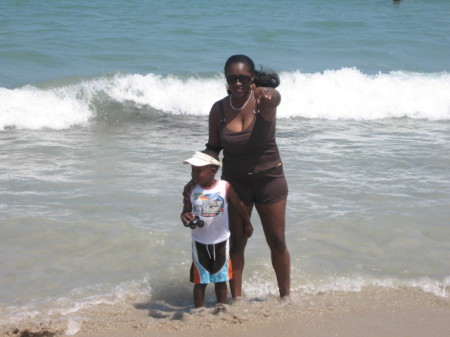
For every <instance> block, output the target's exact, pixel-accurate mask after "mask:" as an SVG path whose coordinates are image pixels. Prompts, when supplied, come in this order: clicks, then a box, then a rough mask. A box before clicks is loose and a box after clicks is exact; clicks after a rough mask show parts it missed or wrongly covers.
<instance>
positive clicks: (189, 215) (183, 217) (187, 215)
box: [181, 212, 195, 225]
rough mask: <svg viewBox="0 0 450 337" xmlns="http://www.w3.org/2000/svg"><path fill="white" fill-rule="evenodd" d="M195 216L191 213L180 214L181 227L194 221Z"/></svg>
mask: <svg viewBox="0 0 450 337" xmlns="http://www.w3.org/2000/svg"><path fill="white" fill-rule="evenodd" d="M194 218H195V215H194V214H193V213H192V212H186V213H184V214H181V221H182V222H183V225H187V224H188V223H189V222H191V221H192V220H194Z"/></svg>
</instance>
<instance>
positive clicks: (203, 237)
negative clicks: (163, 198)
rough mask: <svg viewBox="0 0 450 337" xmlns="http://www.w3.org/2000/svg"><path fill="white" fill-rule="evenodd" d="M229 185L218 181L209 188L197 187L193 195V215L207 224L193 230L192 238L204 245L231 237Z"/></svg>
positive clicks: (223, 181)
mask: <svg viewBox="0 0 450 337" xmlns="http://www.w3.org/2000/svg"><path fill="white" fill-rule="evenodd" d="M228 186H229V183H228V182H226V181H225V180H217V181H216V184H214V185H213V186H211V187H209V188H204V187H201V186H200V185H196V186H195V187H194V189H193V190H192V193H191V202H192V213H194V214H195V215H198V216H200V218H201V219H202V220H203V221H204V222H205V225H204V226H203V227H202V228H199V227H196V228H194V229H193V230H192V238H193V239H194V240H195V241H197V242H200V243H203V244H208V245H211V244H215V243H219V242H222V241H225V240H227V239H228V238H229V237H230V229H229V227H228V202H227V192H228Z"/></svg>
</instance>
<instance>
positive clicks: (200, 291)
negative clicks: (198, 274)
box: [194, 284, 206, 308]
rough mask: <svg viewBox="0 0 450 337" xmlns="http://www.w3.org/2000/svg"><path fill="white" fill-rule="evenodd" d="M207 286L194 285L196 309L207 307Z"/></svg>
mask: <svg viewBox="0 0 450 337" xmlns="http://www.w3.org/2000/svg"><path fill="white" fill-rule="evenodd" d="M205 290H206V284H194V305H195V307H196V308H201V307H204V306H205Z"/></svg>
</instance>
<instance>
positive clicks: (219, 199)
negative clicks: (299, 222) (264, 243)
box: [181, 151, 253, 310]
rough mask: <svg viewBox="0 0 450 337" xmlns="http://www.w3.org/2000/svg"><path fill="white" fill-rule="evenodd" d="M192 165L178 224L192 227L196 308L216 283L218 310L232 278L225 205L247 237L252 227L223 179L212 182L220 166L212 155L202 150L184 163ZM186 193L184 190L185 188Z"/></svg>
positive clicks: (223, 301) (233, 192)
mask: <svg viewBox="0 0 450 337" xmlns="http://www.w3.org/2000/svg"><path fill="white" fill-rule="evenodd" d="M183 163H184V164H191V168H192V171H191V176H192V181H193V183H194V184H195V187H194V189H193V190H192V192H191V193H190V195H187V196H186V195H185V198H184V200H183V211H182V213H181V221H182V222H183V224H184V225H185V226H186V227H190V228H192V258H193V263H192V267H191V273H190V280H191V282H192V283H194V304H195V307H196V308H199V307H203V306H204V304H205V290H206V285H207V284H208V283H214V284H215V293H216V298H217V309H218V310H221V309H223V308H224V307H223V304H225V303H226V300H227V283H226V282H227V281H228V280H230V279H232V278H233V274H232V266H231V260H230V257H229V238H230V230H229V220H228V204H231V205H232V206H233V207H234V208H235V209H236V210H237V212H238V213H239V215H240V216H241V217H242V219H243V220H244V228H243V230H244V233H245V234H246V235H247V236H248V237H250V236H251V235H252V232H253V227H252V224H251V222H250V216H249V214H248V211H247V209H246V207H245V205H244V203H243V202H242V201H241V200H240V199H239V198H238V196H237V194H236V192H235V191H234V190H233V188H232V187H231V185H230V184H229V183H228V182H226V181H225V180H217V179H215V175H216V172H217V171H218V169H219V167H220V166H221V163H220V161H219V160H218V156H217V155H216V154H215V153H214V152H209V151H203V152H195V154H194V155H193V156H192V157H191V158H189V159H187V160H185V161H184V162H183ZM185 190H186V188H185Z"/></svg>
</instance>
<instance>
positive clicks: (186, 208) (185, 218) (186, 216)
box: [180, 180, 195, 225]
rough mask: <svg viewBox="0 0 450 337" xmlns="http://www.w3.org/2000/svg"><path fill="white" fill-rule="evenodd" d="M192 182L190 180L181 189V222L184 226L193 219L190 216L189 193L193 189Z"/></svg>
mask: <svg viewBox="0 0 450 337" xmlns="http://www.w3.org/2000/svg"><path fill="white" fill-rule="evenodd" d="M194 187H195V185H194V182H193V181H192V180H191V181H190V182H188V183H187V184H186V185H185V186H184V189H183V210H182V211H181V216H180V217H181V222H183V224H184V225H186V224H187V223H188V222H190V221H191V220H193V219H194V218H195V216H194V214H192V203H191V192H192V190H193V189H194Z"/></svg>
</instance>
